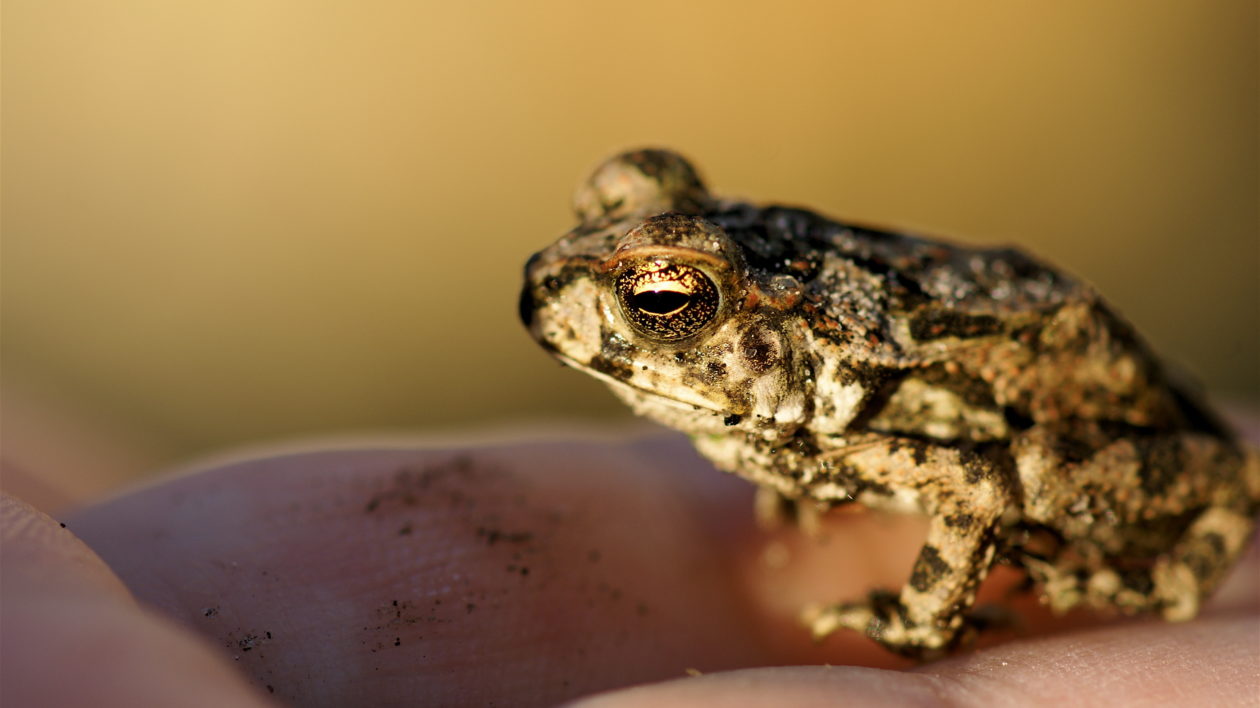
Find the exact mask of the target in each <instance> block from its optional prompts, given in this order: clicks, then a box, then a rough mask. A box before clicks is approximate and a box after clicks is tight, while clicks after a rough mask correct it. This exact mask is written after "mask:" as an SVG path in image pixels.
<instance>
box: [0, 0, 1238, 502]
mask: <svg viewBox="0 0 1260 708" xmlns="http://www.w3.org/2000/svg"><path fill="white" fill-rule="evenodd" d="M1257 8H1258V5H1257V3H1255V2H1254V1H1253V0H1237V1H1217V0H1213V1H1202V2H1181V1H1173V2H1158V1H1155V0H1116V1H1113V2H1107V3H1098V2H1093V1H1092V0H1071V1H1066V2H1056V3H1009V2H992V1H989V0H985V1H979V0H971V1H960V2H951V3H921V2H915V1H911V0H892V1H885V2H879V3H871V2H863V1H861V0H851V1H849V2H793V1H789V0H780V1H779V2H775V3H768V4H760V3H757V4H754V3H730V2H717V1H712V2H676V1H655V0H635V1H634V2H622V3H616V4H613V3H597V2H590V1H589V0H569V1H560V2H531V3H522V2H511V1H508V0H504V1H501V2H487V1H484V0H482V1H475V0H474V1H464V2H458V3H455V2H448V3H437V2H405V1H400V2H357V3H346V2H316V1H312V0H300V1H299V0H219V1H218V2H213V3H186V2H179V3H172V2H166V1H165V0H111V2H108V3H101V2H96V1H94V0H6V2H5V3H4V6H3V18H2V27H3V47H2V51H3V55H2V58H0V59H2V70H3V80H2V85H3V116H2V118H3V146H2V149H0V155H2V157H3V161H2V174H0V178H2V179H3V211H2V228H3V241H2V246H3V257H2V261H0V262H2V265H3V277H2V279H0V283H2V286H3V296H2V298H0V302H2V306H3V319H2V324H3V336H2V339H0V345H2V351H0V360H2V362H3V366H2V368H0V391H2V392H3V400H4V410H3V421H2V422H3V428H2V429H0V430H2V432H3V443H4V455H5V461H6V464H7V468H6V473H5V483H6V484H7V485H8V486H10V487H12V486H13V485H15V484H18V485H20V486H21V487H22V489H21V493H23V494H25V495H26V496H28V497H33V498H31V499H30V500H31V501H32V502H35V503H39V502H40V501H41V499H43V498H46V499H47V500H49V501H47V504H48V505H55V504H56V502H57V500H64V499H67V498H70V499H74V498H79V499H82V498H87V497H90V496H95V495H99V494H101V493H104V492H106V491H107V490H110V489H113V488H116V487H117V486H119V485H122V484H124V483H126V482H127V481H128V480H133V479H137V478H139V477H141V476H143V475H146V474H150V473H152V472H154V471H155V470H157V469H159V468H160V467H162V466H163V465H168V464H171V463H175V462H179V461H181V460H187V459H189V458H192V457H194V456H198V455H204V454H207V453H210V452H214V451H217V450H222V449H225V448H230V447H233V446H239V445H242V444H249V443H255V442H259V441H266V440H274V439H282V438H292V437H295V436H318V435H324V434H340V433H347V432H349V433H353V432H359V431H380V430H392V431H429V432H434V433H436V434H441V433H443V432H444V431H468V430H476V429H481V428H485V427H492V426H503V425H513V424H519V423H520V422H522V421H530V422H536V421H541V420H557V419H559V420H574V419H592V418H595V419H598V418H606V419H609V420H613V419H617V418H619V417H628V414H627V413H625V412H624V411H623V409H622V408H621V406H620V404H618V403H616V402H615V401H614V400H613V399H612V397H611V396H610V395H608V394H607V393H606V392H605V391H604V390H603V387H602V386H601V385H600V384H598V383H597V382H595V381H594V380H592V379H589V378H588V377H585V376H582V375H580V374H577V373H574V372H572V371H567V370H562V369H561V368H560V367H559V366H558V365H557V364H555V363H554V362H552V361H551V360H550V359H549V358H548V357H547V356H545V355H544V354H543V352H542V351H541V350H540V349H538V347H537V346H536V345H534V344H533V343H532V342H531V341H530V340H529V339H528V338H527V337H526V335H525V333H524V331H523V330H522V328H521V327H520V326H519V324H518V323H517V321H516V314H515V304H516V296H517V292H518V288H519V285H520V269H521V266H522V264H523V262H524V260H525V258H526V257H527V256H528V255H529V254H530V253H531V252H533V251H534V250H537V249H539V248H541V247H542V246H544V245H545V244H547V243H549V242H550V241H551V240H553V239H554V238H556V237H557V236H558V235H560V234H561V233H563V232H564V231H565V230H566V229H568V228H569V227H570V226H571V225H572V218H571V216H570V213H569V208H568V203H569V196H570V193H571V190H572V188H573V186H574V185H575V184H576V183H577V182H578V180H579V179H581V178H582V177H584V176H585V174H586V173H587V172H588V170H590V169H591V167H593V166H594V164H595V163H597V162H598V161H599V160H601V159H602V158H603V157H605V156H606V155H608V154H610V153H612V152H614V151H617V150H620V149H622V148H626V147H634V146H643V145H661V146H670V147H674V148H677V149H679V150H681V151H682V152H684V153H685V154H688V155H689V156H691V157H692V158H693V159H694V160H695V161H696V163H697V164H698V165H699V166H700V168H701V169H702V171H703V172H704V174H705V175H706V177H707V179H708V182H709V183H710V185H711V186H712V187H713V188H714V189H715V191H718V192H720V193H723V194H727V195H740V196H747V197H750V198H753V199H756V200H758V201H782V202H790V203H795V204H801V205H808V206H812V207H815V208H817V209H819V210H821V211H823V212H825V213H829V214H831V215H834V216H841V217H847V218H851V219H855V220H861V221H866V222H873V223H877V224H885V225H889V226H900V227H906V228H913V229H916V230H921V231H925V232H928V233H938V234H942V235H946V236H950V237H953V238H957V239H959V240H967V241H972V242H978V243H1015V244H1018V245H1020V246H1022V247H1025V248H1027V249H1030V250H1031V251H1033V252H1035V253H1037V254H1040V255H1041V256H1043V257H1045V258H1047V259H1049V260H1050V261H1052V262H1055V263H1058V264H1060V265H1062V266H1064V267H1066V268H1067V269H1069V270H1071V271H1073V272H1075V273H1077V274H1079V275H1081V276H1083V277H1085V278H1087V279H1089V280H1091V281H1093V282H1094V283H1096V284H1097V285H1098V286H1099V287H1100V288H1101V290H1102V291H1103V292H1104V293H1106V294H1107V295H1108V296H1109V298H1110V299H1111V300H1112V301H1113V302H1114V303H1115V304H1116V305H1117V306H1118V307H1119V309H1120V310H1121V311H1123V312H1124V313H1126V314H1127V316H1128V317H1129V318H1130V319H1132V320H1133V321H1134V322H1135V323H1136V324H1137V325H1138V327H1139V328H1140V329H1141V330H1143V331H1144V332H1145V333H1146V334H1147V336H1148V337H1149V338H1150V339H1151V340H1152V341H1153V342H1154V344H1155V345H1156V347H1157V348H1159V349H1160V350H1162V351H1163V352H1164V353H1165V354H1166V355H1167V357H1168V358H1169V359H1170V360H1172V361H1174V362H1177V363H1179V364H1182V365H1184V366H1185V368H1187V369H1188V370H1189V371H1191V372H1193V373H1194V374H1195V375H1197V377H1198V378H1199V379H1200V380H1201V381H1203V382H1204V384H1205V385H1206V386H1207V387H1208V388H1209V389H1210V390H1211V391H1213V392H1214V393H1215V394H1217V395H1219V396H1222V397H1225V398H1232V399H1235V400H1243V401H1247V400H1252V401H1254V400H1256V398H1257V396H1260V366H1257V362H1258V361H1260V285H1258V284H1257V273H1258V272H1260V239H1258V234H1260V223H1258V222H1260V217H1258V214H1257V197H1258V195H1260V177H1258V173H1260V166H1258V163H1260V148H1258V135H1257V124H1258V120H1260V114H1258V110H1257V105H1258V91H1257V86H1258V85H1260V84H1258V81H1257V79H1258V78H1260V77H1258V73H1260V72H1258V68H1257V50H1258V43H1257V26H1258V20H1260V18H1258V16H1257ZM15 480H16V481H15Z"/></svg>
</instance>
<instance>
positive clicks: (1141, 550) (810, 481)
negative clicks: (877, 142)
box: [520, 150, 1260, 658]
mask: <svg viewBox="0 0 1260 708" xmlns="http://www.w3.org/2000/svg"><path fill="white" fill-rule="evenodd" d="M574 206H575V209H576V212H577V217H578V219H579V220H580V223H579V224H578V225H577V227H575V228H574V229H573V230H572V231H570V232H569V233H567V234H565V235H564V236H562V237H561V238H560V239H559V240H558V241H556V242H555V243H553V244H552V245H551V246H549V247H547V248H546V249H544V250H542V251H540V252H539V253H537V254H535V255H534V256H533V257H532V258H531V259H530V260H529V263H528V265H527V266H526V268H525V288H524V292H523V293H522V295H521V303H520V306H521V318H522V319H523V320H524V322H525V324H526V325H527V326H528V328H529V331H530V333H531V334H532V335H533V337H534V338H535V339H537V340H538V342H539V343H540V344H541V345H542V346H543V347H544V348H545V349H547V350H548V351H549V352H551V354H553V355H554V356H555V357H557V358H559V359H560V360H561V361H562V362H564V363H565V364H568V365H570V366H572V367H574V368H577V369H581V370H583V371H586V372H587V373H589V374H591V375H593V376H595V377H597V378H599V379H601V380H602V381H604V382H605V383H607V384H608V385H609V386H610V387H611V388H612V390H613V392H614V393H616V394H617V395H618V396H619V397H620V398H622V399H623V400H625V402H627V403H628V404H629V405H630V406H632V407H633V408H634V410H635V411H637V412H638V413H640V414H642V415H645V416H648V417H650V418H653V419H655V420H657V421H659V422H661V423H664V424H666V425H669V426H672V427H674V428H677V429H679V430H682V431H684V432H686V433H688V434H689V435H691V437H692V439H693V441H694V443H695V445H696V447H697V448H698V449H699V450H700V452H701V453H703V454H704V455H705V456H706V457H708V458H709V459H710V460H712V461H713V462H714V464H716V465H717V466H718V467H720V468H722V469H724V470H728V471H731V472H734V473H736V474H738V475H740V476H743V477H745V478H747V479H749V480H751V481H752V482H755V483H756V484H757V485H759V486H760V487H761V489H762V490H763V497H764V496H765V495H771V498H773V499H775V500H780V499H781V500H793V501H795V502H797V503H804V504H812V505H821V506H824V507H826V506H835V505H841V504H848V503H852V502H860V503H862V504H865V505H867V506H870V507H876V508H892V509H898V510H915V511H918V512H921V513H924V514H926V515H927V516H928V517H929V519H930V523H929V531H928V537H927V541H926V543H925V544H924V546H923V548H922V550H921V551H920V552H919V555H918V558H917V559H916V561H915V563H914V566H913V570H912V572H911V574H910V577H909V579H908V580H907V582H906V584H905V586H904V587H902V588H901V589H900V590H899V591H896V592H890V591H886V590H876V591H874V592H872V593H871V594H870V595H869V597H867V598H864V599H859V600H852V601H845V602H840V603H838V604H833V605H829V606H823V607H821V608H820V609H815V610H813V611H812V612H811V613H810V616H809V618H808V619H809V622H810V624H811V627H812V629H813V632H814V633H815V635H816V636H819V637H821V636H825V635H827V634H829V633H831V632H832V631H834V630H836V629H839V628H848V629H854V630H858V631H861V632H865V633H866V634H867V635H868V636H870V637H871V638H872V639H874V640H876V641H878V642H880V643H882V644H883V645H884V646H885V647H887V648H888V649H890V650H892V651H896V652H899V653H902V654H905V655H908V656H913V657H918V658H929V657H933V656H938V655H940V654H942V653H943V652H945V651H948V650H949V649H951V648H953V647H955V646H957V645H959V644H960V643H962V642H964V641H966V640H967V639H968V638H970V637H971V636H972V635H973V634H974V632H975V630H976V628H977V627H978V626H979V624H980V622H979V619H978V616H977V614H976V613H975V612H974V611H973V609H972V607H973V604H974V600H975V594H976V588H977V586H978V585H979V584H980V582H981V581H982V580H983V579H984V577H985V575H986V574H987V573H988V571H989V568H990V567H991V566H992V565H993V564H994V563H996V562H1004V563H1008V564H1011V565H1014V566H1016V567H1018V568H1022V569H1023V570H1024V571H1025V572H1026V573H1027V574H1028V576H1029V578H1030V579H1031V580H1032V581H1033V583H1035V585H1036V586H1037V587H1038V588H1039V590H1040V593H1041V595H1042V598H1043V600H1044V601H1045V602H1046V603H1048V604H1049V605H1050V606H1051V607H1052V608H1054V609H1055V610H1058V611H1063V610H1067V609H1068V608H1071V607H1073V606H1076V605H1080V604H1085V605H1088V606H1092V607H1098V608H1117V609H1119V610H1120V611H1123V612H1125V613H1133V612H1140V611H1156V612H1159V613H1161V614H1162V615H1163V616H1164V617H1165V618H1166V619H1169V620H1184V619H1188V618H1191V617H1193V616H1194V615H1195V613H1196V612H1197V611H1198V609H1199V605H1200V603H1201V602H1202V601H1203V599H1204V598H1205V596H1206V595H1207V594H1208V593H1209V592H1211V590H1212V589H1213V588H1214V587H1215V586H1216V585H1217V584H1218V583H1219V582H1220V580H1221V578H1222V576H1223V575H1224V574H1225V573H1226V571H1227V570H1228V569H1229V568H1230V566H1231V564H1232V561H1233V560H1234V559H1235V558H1236V557H1237V556H1238V554H1239V552H1240V551H1241V550H1242V548H1243V547H1244V545H1245V544H1246V542H1247V540H1248V537H1249V535H1250V533H1251V530H1252V527H1253V524H1254V516H1255V514H1256V512H1257V510H1258V509H1260V460H1258V458H1257V456H1256V454H1255V453H1254V452H1249V451H1248V450H1246V449H1245V448H1244V447H1243V446H1242V445H1241V444H1240V443H1239V442H1238V441H1237V440H1236V439H1235V437H1234V435H1233V434H1232V433H1230V432H1229V431H1228V430H1227V429H1226V428H1225V427H1224V426H1223V425H1222V424H1221V423H1220V422H1219V421H1218V419H1217V418H1216V416H1215V415H1214V414H1213V413H1212V412H1211V411H1210V410H1208V409H1207V408H1205V407H1204V405H1203V404H1202V403H1200V402H1199V401H1198V400H1197V399H1196V397H1195V396H1194V395H1192V393H1191V392H1190V391H1188V390H1187V389H1186V388H1185V387H1184V386H1182V385H1180V384H1178V383H1175V382H1174V381H1173V380H1172V379H1171V378H1170V376H1169V375H1168V373H1167V372H1166V371H1165V369H1164V368H1163V367H1162V366H1161V365H1160V363H1159V361H1158V360H1157V359H1156V358H1155V357H1154V356H1153V355H1152V354H1151V352H1150V350H1149V349H1148V347H1147V345H1146V344H1145V343H1144V342H1143V341H1142V340H1141V338H1140V337H1139V336H1138V335H1137V333H1136V332H1134V330H1133V329H1132V327H1130V326H1129V324H1128V323H1126V322H1125V321H1124V320H1123V319H1121V318H1120V317H1119V316H1118V315H1117V314H1116V313H1115V311H1113V310H1112V309H1111V308H1110V307H1109V306H1108V305H1107V303H1105V302H1104V301H1103V300H1102V299H1101V298H1100V297H1099V295H1098V294H1097V293H1096V292H1094V290H1093V289H1092V288H1090V287H1089V286H1088V285H1086V284H1084V283H1082V282H1080V281H1078V280H1076V279H1074V278H1072V277H1070V276H1068V275H1065V274H1064V273H1062V272H1060V271H1058V270H1055V269H1053V268H1051V267H1049V266H1047V265H1045V264H1043V263H1041V262H1039V261H1038V260H1036V259H1034V258H1031V257H1029V256H1027V255H1025V254H1024V253H1021V252H1020V251H1017V250H1011V249H982V248H969V247H965V246H959V245H953V244H949V243H945V242H942V241H937V240H929V239H925V238H919V237H915V236H909V235H905V234H901V233H891V232H886V231H880V230H876V229H871V228H866V227H862V226H856V225H853V224H846V223H842V222H837V221H833V220H831V219H828V218H826V217H823V216H820V215H818V214H815V213H813V212H811V211H807V210H803V209H796V208H789V207H783V206H757V205H754V204H748V203H745V202H740V201H731V200H726V199H721V198H718V197H714V196H713V195H711V194H710V193H709V192H708V191H707V189H706V188H705V186H704V184H703V183H702V182H701V180H700V178H699V176H698V175H697V173H696V171H695V170H694V169H693V168H692V166H691V165H690V164H689V163H688V162H687V161H686V160H684V159H683V158H682V157H680V156H679V155H677V154H675V153H672V152H668V151H664V150H639V151H634V152H627V153H624V154H621V155H618V156H616V157H613V158H612V159H610V160H608V161H606V162H605V163H603V164H602V165H601V166H600V167H599V168H598V169H596V170H595V172H594V174H593V175H591V177H590V178H589V179H588V180H587V181H586V182H585V183H584V184H583V185H582V186H581V187H580V188H579V189H578V191H577V194H576V196H575V201H574Z"/></svg>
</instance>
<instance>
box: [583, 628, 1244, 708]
mask: <svg viewBox="0 0 1260 708" xmlns="http://www.w3.org/2000/svg"><path fill="white" fill-rule="evenodd" d="M1257 665H1260V620H1258V619H1257V618H1256V617H1255V616H1254V615H1247V616H1240V617H1229V616H1223V617H1215V618H1210V619H1202V620H1196V621H1194V622H1190V623H1185V624H1165V623H1145V624H1142V625H1126V626H1119V625H1117V626H1112V627H1108V628H1103V629H1095V630H1090V631H1088V632H1083V633H1078V634H1074V635H1071V636H1059V637H1047V638H1041V639H1034V640H1027V641H1023V642H1017V643H1013V644H1007V645H1003V646H1002V647H995V648H992V649H987V650H983V651H980V652H976V653H974V654H971V655H968V656H966V657H963V658H960V659H955V660H949V661H944V662H939V663H936V664H932V665H930V666H927V667H923V668H921V669H918V670H916V671H914V672H898V671H888V670H881V669H870V668H859V667H830V666H827V667H823V666H817V667H784V668H771V669H751V670H744V671H733V672H727V673H723V674H712V675H705V676H700V677H696V678H690V679H679V680H674V681H669V682H665V683H660V684H655V685H649V686H640V687H636V688H632V689H625V690H620V691H613V692H610V693H606V694H604V695H600V696H595V697H592V698H589V699H586V700H581V701H578V702H575V703H572V704H570V706H571V707H572V708H579V707H580V708H637V707H638V706H644V707H648V706H651V707H652V708H669V707H670V706H694V705H722V706H730V707H734V708H762V707H766V708H769V707H770V706H782V705H791V706H799V707H804V708H814V707H818V708H822V707H825V706H840V705H843V706H886V705H907V706H915V705H922V706H938V705H957V706H972V705H974V706H990V705H1020V706H1041V705H1045V706H1060V705H1079V706H1107V705H1181V706H1221V705H1251V704H1254V703H1255V698H1256V694H1255V687H1256V668H1255V667H1256V666H1257Z"/></svg>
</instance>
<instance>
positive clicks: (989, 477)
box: [806, 440, 1011, 659]
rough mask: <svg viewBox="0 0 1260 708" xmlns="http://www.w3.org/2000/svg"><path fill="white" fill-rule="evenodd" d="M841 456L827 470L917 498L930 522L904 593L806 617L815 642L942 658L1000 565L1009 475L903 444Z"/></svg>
mask: <svg viewBox="0 0 1260 708" xmlns="http://www.w3.org/2000/svg"><path fill="white" fill-rule="evenodd" d="M836 455H837V457H835V458H832V459H830V460H829V461H830V462H832V463H834V464H831V465H828V469H837V470H840V471H841V472H840V473H839V474H838V475H837V476H838V477H842V478H848V479H851V480H855V481H856V484H857V485H858V486H859V487H862V486H865V487H866V489H867V490H868V491H869V490H874V489H878V490H880V493H881V494H886V495H887V496H889V497H892V498H895V499H905V498H907V497H913V498H915V499H917V500H918V503H919V505H920V506H922V507H923V510H924V511H925V512H926V513H927V514H928V515H929V516H930V519H931V520H930V525H929V528H928V536H927V542H926V543H925V544H924V546H923V548H922V550H920V551H919V556H918V558H917V559H916V560H915V563H914V567H913V569H912V571H911V573H910V578H909V581H908V582H907V584H906V585H905V587H903V588H902V589H901V590H900V592H898V593H895V594H894V593H891V592H888V591H884V590H877V591H875V592H872V593H871V595H870V596H869V597H868V598H867V599H866V600H864V601H858V602H847V603H841V604H837V605H832V606H829V607H824V608H821V609H815V610H810V611H807V616H806V619H807V621H808V622H809V624H810V626H811V629H812V631H813V633H814V636H815V637H816V638H822V637H825V636H826V635H828V634H830V633H832V632H833V631H835V630H837V629H842V628H844V629H853V630H857V631H861V632H865V633H866V634H867V636H869V637H870V638H871V639H874V640H875V641H877V642H879V643H881V644H883V645H884V646H885V647H887V648H888V649H889V650H891V651H894V652H897V653H899V654H903V655H906V656H910V657H914V658H919V659H928V658H932V657H935V656H938V655H940V654H943V653H944V652H946V651H947V650H949V649H950V648H951V647H953V646H954V645H955V644H957V643H958V642H959V641H960V640H962V639H963V638H964V637H965V636H966V634H967V630H968V629H969V627H968V620H967V612H968V610H970V608H971V606H972V605H973V604H974V602H975V594H976V589H977V587H978V586H979V585H980V582H981V581H982V580H983V579H984V577H985V575H987V574H988V571H989V567H990V565H992V563H993V557H994V554H995V549H996V545H995V540H996V539H995V537H996V533H997V525H998V520H999V519H1000V518H1001V516H1002V514H1003V512H1004V511H1005V510H1006V509H1007V508H1008V506H1009V505H1010V503H1011V491H1010V486H1011V485H1010V481H1009V480H1010V475H1009V467H1008V466H1007V465H1004V464H1001V463H1000V462H995V461H994V460H991V459H986V458H984V457H982V456H979V455H974V454H968V453H963V452H960V451H959V450H956V449H952V448H947V447H943V446H934V445H928V444H924V443H921V442H918V441H904V440H901V441H898V440H893V441H890V442H888V443H887V444H884V445H879V446H872V447H864V448H863V449H861V450H859V451H856V452H851V453H848V454H845V452H844V451H837V453H836ZM863 500H864V501H865V500H866V497H865V496H864V497H863Z"/></svg>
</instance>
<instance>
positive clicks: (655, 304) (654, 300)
mask: <svg viewBox="0 0 1260 708" xmlns="http://www.w3.org/2000/svg"><path fill="white" fill-rule="evenodd" d="M690 300H691V296H690V295H688V294H686V293H680V292H675V291H673V290H648V291H646V292H641V293H639V294H637V295H635V296H634V306H635V307H636V308H638V309H640V310H643V311H644V312H649V313H651V314H653V315H668V314H669V313H671V312H674V311H676V310H680V309H682V308H683V307H684V306H685V305H686V304H687V303H688V302H689V301H690Z"/></svg>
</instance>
